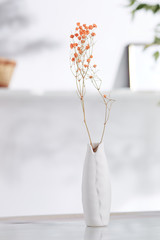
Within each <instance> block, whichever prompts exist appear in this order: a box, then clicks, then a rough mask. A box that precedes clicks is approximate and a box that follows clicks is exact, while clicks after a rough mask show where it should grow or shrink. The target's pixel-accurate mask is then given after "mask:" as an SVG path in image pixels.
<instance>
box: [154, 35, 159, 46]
mask: <svg viewBox="0 0 160 240" xmlns="http://www.w3.org/2000/svg"><path fill="white" fill-rule="evenodd" d="M154 44H157V45H160V38H159V37H155V38H154Z"/></svg>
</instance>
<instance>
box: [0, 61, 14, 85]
mask: <svg viewBox="0 0 160 240" xmlns="http://www.w3.org/2000/svg"><path fill="white" fill-rule="evenodd" d="M15 66H16V62H15V61H12V60H8V59H3V58H0V87H8V86H9V83H10V81H11V78H12V74H13V71H14V68H15Z"/></svg>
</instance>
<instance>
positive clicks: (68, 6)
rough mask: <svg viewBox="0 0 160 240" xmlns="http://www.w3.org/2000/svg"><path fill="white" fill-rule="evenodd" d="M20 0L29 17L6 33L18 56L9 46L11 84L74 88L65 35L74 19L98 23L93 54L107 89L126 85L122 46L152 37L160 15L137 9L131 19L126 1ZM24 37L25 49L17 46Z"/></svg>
mask: <svg viewBox="0 0 160 240" xmlns="http://www.w3.org/2000/svg"><path fill="white" fill-rule="evenodd" d="M8 1H9V0H8ZM17 1H18V0H17ZM19 2H20V3H21V5H22V3H23V2H24V5H22V6H21V8H22V9H21V10H23V12H24V14H25V15H26V16H28V18H29V20H30V22H29V23H28V25H27V26H24V27H23V29H21V31H19V32H18V31H16V32H15V34H14V32H13V34H12V35H11V36H10V40H11V48H12V47H13V46H14V48H15V45H13V44H12V40H14V43H16V49H17V53H18V52H20V53H21V54H17V55H16V54H15V52H14V54H13V51H11V54H10V56H11V57H14V58H15V59H16V60H17V62H18V65H17V69H16V71H15V74H14V77H13V81H12V83H11V88H12V89H35V90H37V89H38V90H73V89H75V84H74V78H73V76H72V75H71V72H70V68H69V35H70V33H71V31H72V29H74V27H75V23H76V22H77V21H80V22H81V23H87V24H92V23H96V24H97V25H98V29H97V39H96V41H97V43H96V46H95V53H94V56H95V58H96V62H97V64H98V66H99V69H100V76H101V77H102V79H103V81H104V82H103V89H105V90H107V89H110V88H113V87H114V86H115V85H116V86H117V85H118V87H123V86H125V85H127V69H126V68H127V62H126V61H127V59H126V56H125V55H124V50H125V47H126V45H128V43H132V42H148V41H151V40H152V36H153V32H152V31H153V28H154V24H155V23H157V20H158V19H157V18H158V17H157V18H156V17H155V16H153V15H152V14H151V13H145V14H144V13H143V12H140V13H138V14H137V16H136V18H135V20H134V21H132V18H131V15H130V9H128V8H126V5H127V3H128V1H127V0H112V1H106V0H99V1H97V0H81V1H78V0H68V1H66V0H58V1H55V0H34V1H32V0H23V1H22V0H21V1H19ZM8 30H9V29H8ZM35 39H39V40H42V42H43V41H44V45H45V44H46V45H45V46H44V48H43V46H41V48H38V46H39V45H38V44H40V42H38V43H37V45H36V42H34V40H35ZM23 41H24V42H25V41H29V42H32V41H33V42H34V43H35V45H34V44H33V45H32V46H30V48H29V49H28V51H27V49H26V51H25V52H23V51H22V52H21V51H18V47H21V44H20V43H23ZM47 41H48V42H47ZM52 43H53V46H51V45H52ZM22 45H23V44H22ZM40 45H41V44H40ZM42 45H43V44H42ZM9 49H10V48H9ZM0 52H1V51H0ZM12 55H13V56H12ZM7 56H8V55H7ZM124 58H125V60H124ZM89 88H90V87H89ZM90 90H92V88H90Z"/></svg>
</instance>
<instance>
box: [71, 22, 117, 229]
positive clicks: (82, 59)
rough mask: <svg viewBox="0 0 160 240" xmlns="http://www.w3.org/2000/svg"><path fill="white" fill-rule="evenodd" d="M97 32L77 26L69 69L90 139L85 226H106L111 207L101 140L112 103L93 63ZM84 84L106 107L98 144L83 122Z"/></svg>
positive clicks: (92, 27) (85, 172)
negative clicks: (88, 82)
mask: <svg viewBox="0 0 160 240" xmlns="http://www.w3.org/2000/svg"><path fill="white" fill-rule="evenodd" d="M96 28H97V25H96V24H93V25H88V26H87V25H86V24H83V25H81V24H80V23H79V22H78V23H77V24H76V28H75V31H74V34H71V35H70V40H71V41H70V49H71V53H70V69H71V71H72V73H73V75H74V77H75V81H76V87H77V93H78V96H79V99H80V101H81V105H82V111H83V117H84V124H85V127H86V130H87V134H88V138H89V144H88V146H87V153H86V158H85V163H84V170H83V179H82V203H83V210H84V217H85V221H86V224H87V226H105V225H108V222H109V216H110V206H111V185H110V179H109V170H108V164H107V160H106V157H105V152H104V145H103V138H104V133H105V128H106V124H107V122H108V119H109V113H110V109H111V105H112V103H113V100H112V99H111V98H110V97H108V96H107V95H106V94H102V92H101V90H100V88H101V84H102V80H101V79H100V78H99V76H98V75H97V65H96V64H95V63H93V59H94V58H93V46H94V44H95V41H94V39H95V36H96V33H95V30H96ZM86 81H91V83H92V84H93V87H94V88H95V89H96V90H97V92H98V94H99V95H100V97H101V99H102V101H103V103H104V107H105V117H104V126H103V130H102V134H101V138H100V141H99V142H97V143H93V142H92V138H91V134H90V131H89V127H88V125H87V120H86V112H85V93H86Z"/></svg>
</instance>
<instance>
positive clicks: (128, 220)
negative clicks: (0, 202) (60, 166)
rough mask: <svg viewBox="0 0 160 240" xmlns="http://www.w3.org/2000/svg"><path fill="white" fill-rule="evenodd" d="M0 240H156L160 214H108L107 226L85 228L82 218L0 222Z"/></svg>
mask: <svg viewBox="0 0 160 240" xmlns="http://www.w3.org/2000/svg"><path fill="white" fill-rule="evenodd" d="M0 239H3V240H121V239H123V240H133V239H134V240H138V239H139V240H159V239H160V212H141V213H140V212H139V213H138V212H137V213H118V214H112V215H111V220H110V224H109V226H108V227H101V228H100V227H97V228H92V227H86V226H85V223H84V220H83V216H82V215H60V216H40V217H16V218H1V219H0Z"/></svg>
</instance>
